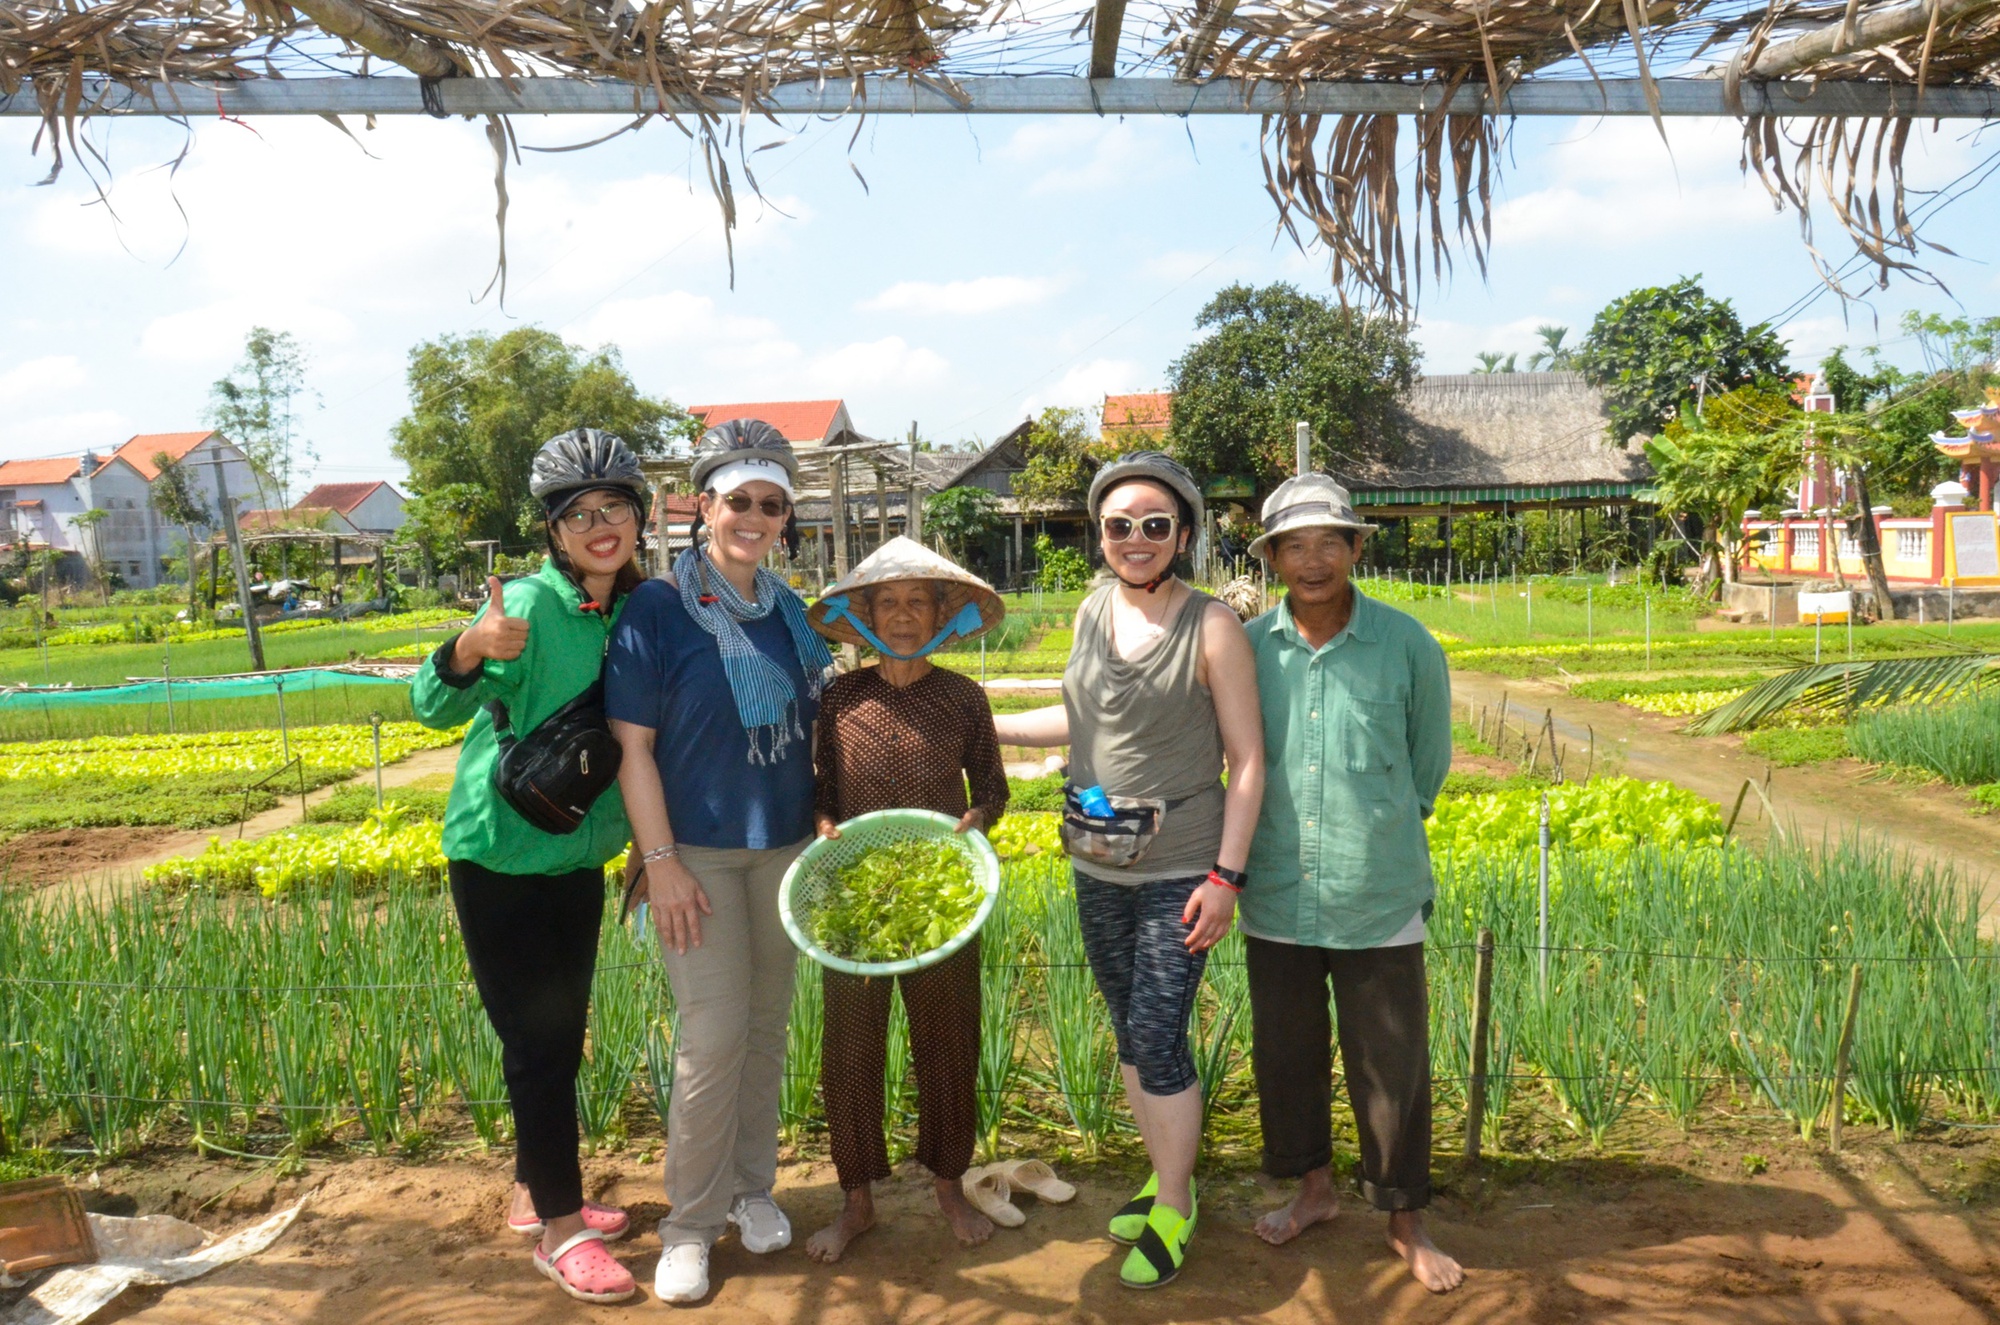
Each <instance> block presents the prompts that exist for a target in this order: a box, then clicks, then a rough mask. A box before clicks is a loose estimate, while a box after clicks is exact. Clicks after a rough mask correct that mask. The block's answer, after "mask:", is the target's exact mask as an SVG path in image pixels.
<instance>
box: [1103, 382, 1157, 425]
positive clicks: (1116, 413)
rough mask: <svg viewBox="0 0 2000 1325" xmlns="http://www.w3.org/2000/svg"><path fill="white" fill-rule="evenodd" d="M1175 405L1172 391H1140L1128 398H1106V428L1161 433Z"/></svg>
mask: <svg viewBox="0 0 2000 1325" xmlns="http://www.w3.org/2000/svg"><path fill="white" fill-rule="evenodd" d="M1173 405H1174V393H1173V392H1171V391H1140V392H1136V393H1134V394H1132V395H1127V396H1106V397H1105V398H1104V426H1105V427H1106V428H1138V429H1144V430H1147V431H1159V430H1161V429H1164V428H1165V427H1166V426H1167V419H1168V417H1169V415H1170V413H1171V412H1172V410H1173Z"/></svg>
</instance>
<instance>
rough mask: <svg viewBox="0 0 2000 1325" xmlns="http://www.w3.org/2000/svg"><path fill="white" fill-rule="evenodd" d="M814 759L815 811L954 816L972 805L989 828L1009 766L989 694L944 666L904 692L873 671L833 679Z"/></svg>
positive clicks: (999, 809) (1000, 808)
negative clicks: (1002, 759)
mask: <svg viewBox="0 0 2000 1325" xmlns="http://www.w3.org/2000/svg"><path fill="white" fill-rule="evenodd" d="M815 762H816V764H817V766H818V773H819V781H818V786H817V789H816V796H815V809H816V810H817V811H818V813H820V814H822V815H825V816H827V817H829V818H831V819H833V820H834V821H835V822H836V823H842V822H845V821H846V820H849V819H852V818H854V817H855V816H856V815H859V814H872V813H873V812H875V811H876V810H933V811H935V812H937V813H939V814H948V815H951V816H952V817H953V818H957V817H958V816H960V815H962V814H964V813H965V812H966V810H967V809H970V808H972V807H973V806H977V807H978V808H980V809H982V810H984V811H985V812H986V821H987V826H988V827H991V826H992V825H993V824H995V823H998V822H999V820H1000V816H1001V815H1002V814H1004V813H1006V811H1007V769H1006V766H1005V765H1004V764H1002V763H1001V762H1000V739H999V737H998V736H997V735H996V734H995V733H994V730H993V710H992V707H991V706H990V705H989V704H988V703H987V702H986V692H985V691H984V690H982V689H980V687H979V683H978V682H976V681H974V680H972V679H971V678H970V677H967V676H962V675H960V674H959V673H957V672H952V671H947V670H945V669H944V668H942V667H933V668H932V669H931V670H930V671H929V672H927V673H926V674H925V675H924V676H922V677H920V678H919V679H918V680H916V681H914V682H912V683H911V684H909V685H907V686H903V687H901V688H898V687H896V686H892V685H890V684H889V683H888V682H887V681H885V680H883V679H882V670H881V668H879V667H864V668H862V669H860V670H859V671H854V672H849V673H847V674H846V675H845V676H842V677H840V678H839V679H838V680H836V681H834V683H833V684H832V685H830V686H828V687H827V689H826V694H825V695H824V696H823V697H822V698H821V700H820V710H819V737H818V746H817V749H816V751H815ZM968 782H970V784H971V797H970V802H969V803H968V799H967V795H966V785H967V783H968Z"/></svg>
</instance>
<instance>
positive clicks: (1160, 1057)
mask: <svg viewBox="0 0 2000 1325" xmlns="http://www.w3.org/2000/svg"><path fill="white" fill-rule="evenodd" d="M1072 873H1073V874H1074V876H1075V878H1076V918H1077V924H1078V926H1079V927H1080V928H1081V929H1082V930H1083V955H1084V956H1085V957H1086V958H1087V959H1088V960H1089V962H1090V973H1091V974H1092V975H1093V976H1095V977H1096V978H1097V991H1098V992H1099V993H1101V994H1103V995H1104V1005H1105V1007H1106V1008H1108V1009H1109V1010H1110V1012H1111V1031H1112V1034H1113V1035H1114V1036H1115V1037H1116V1038H1117V1041H1118V1061H1119V1063H1121V1064H1122V1065H1124V1066H1126V1067H1130V1068H1132V1069H1133V1070H1134V1071H1135V1072H1137V1073H1138V1076H1139V1088H1140V1089H1141V1090H1143V1091H1145V1092H1146V1093H1147V1094H1148V1095H1178V1094H1180V1093H1181V1092H1182V1091H1185V1090H1189V1089H1192V1088H1193V1087H1195V1086H1198V1085H1200V1084H1201V1075H1200V1074H1199V1073H1198V1072H1197V1071H1196V1070H1195V1066H1194V1053H1193V1051H1192V1050H1191V1049H1189V1047H1188V1015H1189V1014H1190V1013H1192V1012H1193V1011H1194V1001H1195V998H1196V997H1197V996H1198V995H1199V994H1200V993H1201V973H1202V972H1203V971H1204V970H1206V969H1207V967H1208V954H1207V953H1205V952H1189V951H1188V946H1187V936H1188V930H1189V929H1190V928H1192V926H1190V925H1188V924H1187V922H1185V921H1183V920H1182V919H1181V914H1182V912H1184V911H1186V910H1187V903H1188V898H1189V897H1191V896H1193V895H1194V890H1195V889H1197V888H1199V887H1201V885H1202V881H1203V880H1204V879H1205V878H1206V877H1207V876H1206V875H1202V874H1196V875H1190V876H1188V877H1186V878H1181V879H1152V880H1149V881H1147V882H1145V883H1105V882H1103V881H1102V880H1100V879H1093V878H1091V877H1090V876H1089V875H1088V874H1085V873H1083V872H1082V871H1081V870H1072Z"/></svg>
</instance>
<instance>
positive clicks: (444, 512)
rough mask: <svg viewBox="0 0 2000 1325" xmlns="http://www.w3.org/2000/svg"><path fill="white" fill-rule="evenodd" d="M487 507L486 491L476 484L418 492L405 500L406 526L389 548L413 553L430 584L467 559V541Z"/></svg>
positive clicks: (448, 484) (397, 533) (449, 484)
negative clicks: (444, 571) (440, 574)
mask: <svg viewBox="0 0 2000 1325" xmlns="http://www.w3.org/2000/svg"><path fill="white" fill-rule="evenodd" d="M486 506H487V494H486V493H485V492H484V491H482V490H481V489H480V487H479V486H478V485H477V484H474V483H446V484H444V485H443V486H441V487H438V488H433V489H432V490H431V491H429V492H424V493H419V494H418V495H417V496H414V497H412V498H410V499H409V501H407V502H405V503H404V505H403V525H402V528H400V529H398V530H397V531H396V536H395V538H394V539H392V540H391V541H390V543H389V550H390V551H391V552H396V553H405V552H407V553H411V554H414V555H415V556H416V557H417V559H418V563H419V564H420V565H421V566H422V567H423V579H424V581H425V582H426V583H428V582H430V581H431V580H432V579H434V578H435V577H436V576H437V574H438V572H439V571H442V570H445V569H448V568H450V567H453V566H456V565H457V564H458V563H459V562H460V561H461V560H463V559H464V557H465V543H466V540H467V539H469V538H472V537H473V536H474V531H475V530H476V529H477V528H478V522H479V518H480V515H481V513H482V512H483V511H484V510H485V509H486Z"/></svg>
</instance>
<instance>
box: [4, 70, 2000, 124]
mask: <svg viewBox="0 0 2000 1325" xmlns="http://www.w3.org/2000/svg"><path fill="white" fill-rule="evenodd" d="M1657 86H1658V88H1659V91H1660V113H1661V114H1663V115H1669V116H1677V117H1678V116H1706V117H1733V116H1734V114H1735V112H1734V111H1733V110H1732V109H1731V107H1729V106H1728V105H1727V104H1726V103H1725V101H1724V96H1723V85H1722V81H1721V80H1720V79H1693V78H1664V79H1660V80H1659V81H1658V83H1657ZM432 87H433V89H434V93H435V96H436V97H437V98H438V99H439V101H441V103H442V105H443V108H444V110H445V111H446V112H447V113H449V114H454V115H493V114H502V115H508V114H511V115H631V114H633V113H635V112H641V111H659V110H662V109H665V110H667V111H671V112H674V113H680V114H685V113H688V112H690V111H692V110H694V109H695V103H694V101H693V100H692V99H690V98H684V97H669V98H668V99H667V100H666V103H665V106H664V107H662V106H661V104H660V102H659V100H658V99H657V98H656V97H655V95H654V94H653V92H652V90H651V89H649V88H644V87H641V86H639V85H636V84H632V83H625V82H617V81H612V80H604V81H588V80H585V79H580V78H524V79H519V80H516V81H515V82H514V83H513V85H512V86H511V87H510V86H509V85H508V84H507V83H506V82H505V81H503V80H501V79H498V78H447V79H444V80H442V81H440V82H437V83H434V84H432ZM954 87H955V90H956V92H957V94H958V95H953V94H952V93H951V92H950V91H947V90H944V89H942V88H940V87H939V86H934V85H932V84H930V83H920V82H915V81H912V80H909V79H903V78H892V79H879V80H869V82H868V84H867V88H866V92H865V95H863V96H860V97H857V96H855V95H854V94H853V93H852V91H851V85H850V84H847V83H840V82H827V83H825V84H819V83H782V84H779V85H778V86H777V87H775V88H773V89H772V90H771V93H770V95H769V96H767V97H765V98H763V99H761V100H759V101H757V102H756V103H754V104H753V106H752V107H751V109H752V110H755V111H760V112H769V113H771V114H774V115H795V114H796V115H839V114H859V113H861V112H863V111H869V112H873V113H875V114H878V115H940V114H941V115H965V114H983V115H1269V114H1286V113H1295V114H1317V115H1335V114H1346V113H1373V114H1391V115H1414V114H1420V113H1422V114H1428V113H1432V112H1435V111H1438V110H1441V109H1445V108H1446V102H1447V98H1446V96H1445V94H1444V89H1443V88H1442V87H1439V86H1437V85H1434V84H1424V83H1386V82H1382V83H1371V82H1309V83H1305V84H1303V85H1299V86H1294V87H1287V86H1286V85H1284V84H1282V83H1275V82H1250V81H1246V80H1242V79H1215V80H1213V81H1210V82H1206V83H1188V82H1181V81H1178V80H1176V79H1172V78H1109V79H1086V78H1071V77H1055V76H1049V77H1041V76H1034V77H1016V78H1005V77H1002V78H962V79H959V80H958V81H957V83H956V84H955V85H954ZM1449 103H1450V104H1449V109H1450V110H1452V111H1453V112H1455V113H1458V114H1489V115H1490V114H1494V113H1496V111H1495V108H1494V106H1493V104H1492V100H1491V98H1489V97H1488V96H1487V95H1486V92H1485V89H1484V88H1483V87H1476V86H1472V85H1462V86H1461V87H1460V88H1459V90H1458V93H1457V95H1456V96H1454V97H1451V98H1449ZM1742 103H1743V104H1742V110H1743V113H1744V114H1748V115H1780V116H1820V115H1870V116H1881V115H1913V116H1922V117H1924V118H1930V117H1938V118H1942V119H1981V120H1983V119H2000V87H1992V86H1979V87H1965V86H1951V87H1935V86H1933V87H1929V88H1927V89H1925V91H1924V95H1923V99H1922V101H1921V102H1920V101H1919V100H1918V99H1917V92H1916V88H1915V87H1914V86H1912V85H1909V84H1901V83H1882V82H1833V81H1822V82H1818V83H1811V82H1804V81H1799V82H1777V83H1750V82H1746V83H1744V84H1743V88H1742ZM82 105H83V106H85V107H88V108H90V109H92V110H95V111H98V112H107V113H115V114H130V115H174V116H185V117H188V118H203V117H206V116H208V115H211V114H215V113H222V114H229V115H329V114H331V115H419V114H423V113H425V106H424V97H423V92H422V88H421V84H420V80H418V79H415V78H404V77H371V78H256V79H242V80H237V81H223V82H183V83H174V84H166V83H152V84H142V85H141V86H140V87H139V89H138V90H136V91H134V90H131V89H128V88H126V87H125V86H123V85H122V84H116V83H109V82H107V81H105V80H92V79H87V80H85V86H84V87H83V89H82ZM706 106H707V108H708V109H709V110H711V111H714V112H717V113H721V114H729V115H733V114H735V113H737V111H738V110H739V109H740V107H739V104H738V103H737V102H736V101H734V100H732V99H730V98H727V97H714V98H711V99H709V100H708V101H707V103H706ZM41 113H42V111H41V107H40V105H39V104H38V103H37V100H36V97H35V95H34V87H33V85H32V84H30V85H28V86H26V87H24V88H23V89H22V90H21V91H20V92H18V93H16V94H14V95H13V96H0V116H11V115H19V116H39V115H41ZM1497 113H1500V114H1506V115H1559V116H1598V115H1649V114H1651V113H1652V112H1651V109H1650V107H1648V105H1647V104H1646V97H1645V93H1644V91H1643V90H1642V89H1641V87H1640V84H1639V80H1638V79H1636V78H1622V79H1621V78H1607V79H1604V80H1602V81H1601V82H1596V83H1593V82H1590V81H1588V80H1585V79H1577V80H1569V79H1562V80H1557V79H1545V80H1535V79H1527V80H1524V81H1522V82H1519V83H1516V84H1514V85H1513V88H1512V89H1511V90H1510V91H1509V93H1508V94H1507V96H1506V98H1505V99H1504V101H1503V103H1502V104H1501V106H1500V107H1499V109H1498V112H1497Z"/></svg>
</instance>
